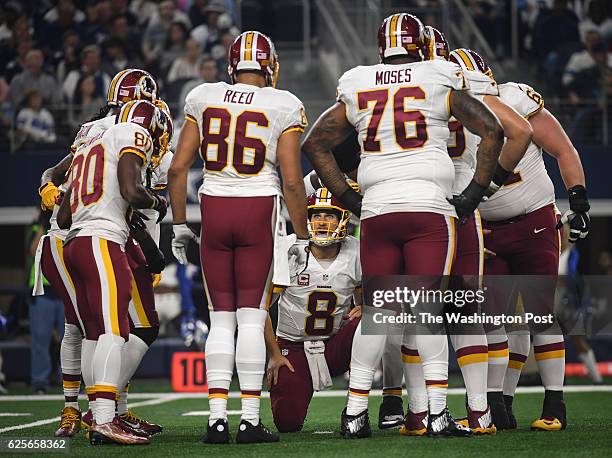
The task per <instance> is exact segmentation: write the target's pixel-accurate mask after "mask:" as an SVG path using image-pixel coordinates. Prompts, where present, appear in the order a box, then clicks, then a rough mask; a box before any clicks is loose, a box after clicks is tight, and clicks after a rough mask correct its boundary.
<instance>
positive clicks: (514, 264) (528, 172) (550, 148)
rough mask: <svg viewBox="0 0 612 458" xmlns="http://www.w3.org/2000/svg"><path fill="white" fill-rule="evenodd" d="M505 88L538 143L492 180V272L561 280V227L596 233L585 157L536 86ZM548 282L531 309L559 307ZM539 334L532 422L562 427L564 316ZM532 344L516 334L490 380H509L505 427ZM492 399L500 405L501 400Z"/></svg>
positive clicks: (511, 422)
mask: <svg viewBox="0 0 612 458" xmlns="http://www.w3.org/2000/svg"><path fill="white" fill-rule="evenodd" d="M466 52H467V53H469V55H470V56H472V57H474V56H475V55H476V53H475V52H473V51H470V50H466ZM475 62H477V61H476V60H471V59H470V60H466V61H464V66H465V68H469V67H470V66H473V69H474V70H478V71H481V72H483V73H485V72H488V71H489V70H488V66H486V64H484V66H480V65H475ZM483 62H484V61H483ZM499 92H500V96H501V99H502V100H503V101H504V102H505V103H507V104H508V105H510V106H512V107H513V108H514V109H515V110H516V111H518V112H519V113H520V114H521V115H522V116H523V117H525V118H526V119H528V120H529V123H530V124H531V127H532V130H533V141H532V143H530V145H529V147H528V149H527V152H526V153H525V156H524V157H523V159H522V160H521V161H520V162H519V163H518V165H517V166H516V167H515V168H514V169H513V170H512V171H511V172H510V173H508V174H507V175H505V176H504V175H503V174H498V173H496V175H495V177H494V178H493V182H492V183H493V185H494V186H495V187H497V188H499V190H498V191H497V192H495V194H493V195H492V196H491V197H489V199H488V200H487V201H486V202H483V204H482V205H481V206H480V211H481V215H482V217H483V226H484V227H485V228H486V229H488V230H489V231H490V233H488V234H487V235H485V245H486V246H487V248H488V249H489V250H491V251H492V252H493V253H495V256H493V257H491V258H489V259H487V260H486V262H485V273H486V274H488V275H531V276H539V278H543V277H544V276H547V277H548V278H550V279H552V280H554V279H555V278H556V276H557V274H558V268H559V249H560V241H559V240H560V239H559V230H558V228H559V227H560V224H562V223H565V222H569V227H570V234H569V241H570V242H572V243H574V242H576V241H577V240H578V239H579V238H581V239H582V238H585V237H586V236H587V235H588V233H589V227H590V219H589V214H588V211H589V209H590V205H589V201H588V198H587V194H586V188H585V178H584V171H583V169H582V164H581V162H580V156H579V155H578V152H577V151H576V149H575V148H574V146H573V145H572V142H571V141H570V139H569V138H568V136H567V134H566V133H565V131H564V130H563V128H562V127H561V125H560V124H559V122H558V121H557V119H556V118H555V117H554V116H553V115H552V114H551V113H550V112H549V111H548V110H547V109H546V108H544V100H543V98H542V96H541V95H540V94H538V93H537V92H536V91H534V90H533V88H531V87H530V86H528V85H526V84H522V83H514V82H508V83H504V84H500V85H499ZM544 150H546V151H547V152H548V154H550V155H551V156H553V157H554V158H555V159H556V160H557V163H558V165H559V169H560V171H561V176H562V178H563V181H564V183H565V185H566V187H567V192H568V196H569V207H570V209H569V210H568V211H567V212H566V213H565V214H564V215H563V217H562V218H561V222H560V223H558V222H557V220H558V214H557V210H556V207H555V192H554V187H553V183H552V181H551V180H550V178H549V176H548V173H547V172H546V168H545V166H544V160H543V158H542V155H543V151H544ZM535 278H538V277H535ZM541 283H543V284H536V285H528V287H527V288H521V296H522V300H523V303H524V306H525V309H526V310H527V311H530V310H531V311H533V312H534V313H537V312H540V313H541V312H542V310H547V311H549V312H552V305H553V303H554V294H555V284H556V282H555V281H543V282H541ZM534 331H535V332H534ZM543 331H545V332H543ZM532 333H533V348H534V353H535V359H536V362H537V364H538V369H539V372H540V376H541V378H542V384H543V385H544V388H545V394H544V404H543V408H542V414H541V415H540V418H538V419H536V420H534V421H533V422H532V424H531V427H532V429H535V430H543V431H551V430H552V431H555V430H561V429H564V428H565V427H566V426H567V420H566V412H565V403H564V400H563V378H564V374H565V343H564V339H563V334H562V332H561V329H560V327H559V325H558V323H557V322H556V321H555V323H554V324H552V325H550V326H549V327H548V326H545V327H544V328H539V329H534V328H532ZM529 341H530V339H529V334H528V333H525V332H520V333H516V334H511V335H509V362H508V367H507V370H506V372H505V376H504V378H503V381H502V380H497V381H490V382H489V385H491V383H493V384H494V385H495V386H497V387H501V386H502V384H503V401H502V392H501V391H496V392H494V393H495V394H494V396H496V398H497V401H496V403H495V404H496V408H497V409H498V410H499V411H500V413H499V414H498V416H499V417H500V418H502V419H503V418H504V416H505V417H506V422H505V424H501V426H502V427H505V428H511V429H513V428H516V420H515V419H514V415H513V413H512V401H513V397H514V393H515V390H516V386H517V384H518V379H519V376H520V373H521V369H522V366H523V363H524V362H525V360H526V359H527V356H528V355H529V350H530V342H529ZM498 389H499V388H498ZM489 396H491V392H490V393H489ZM490 403H491V408H492V409H494V408H493V403H492V402H491V401H490ZM504 410H505V412H504ZM504 413H505V414H506V415H504ZM498 426H500V425H498Z"/></svg>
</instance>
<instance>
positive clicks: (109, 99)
mask: <svg viewBox="0 0 612 458" xmlns="http://www.w3.org/2000/svg"><path fill="white" fill-rule="evenodd" d="M127 72H128V69H125V70H121V71H120V72H119V73H117V74H116V75H115V77H114V78H113V80H112V81H111V84H110V87H109V88H108V94H107V96H106V101H107V102H112V101H113V98H114V97H115V92H116V91H117V90H118V86H119V82H120V81H122V80H123V76H124V75H125V74H126V73H127Z"/></svg>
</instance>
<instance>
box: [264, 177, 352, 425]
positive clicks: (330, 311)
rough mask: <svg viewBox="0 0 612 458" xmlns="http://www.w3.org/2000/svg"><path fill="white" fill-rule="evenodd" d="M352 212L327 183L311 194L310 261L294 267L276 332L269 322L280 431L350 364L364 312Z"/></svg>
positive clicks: (301, 416) (303, 413)
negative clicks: (350, 230) (299, 268)
mask: <svg viewBox="0 0 612 458" xmlns="http://www.w3.org/2000/svg"><path fill="white" fill-rule="evenodd" d="M349 219H350V212H349V211H348V210H346V209H345V208H344V207H343V206H342V205H341V204H340V203H339V202H338V201H337V200H336V199H335V198H334V197H332V195H331V193H330V192H329V191H328V190H327V189H326V188H321V189H318V190H317V191H316V193H314V194H312V195H311V196H310V198H309V199H308V225H309V232H310V238H311V242H310V256H309V259H308V262H307V264H306V267H305V268H304V269H303V270H302V271H301V272H299V271H297V270H295V271H294V272H292V273H291V284H290V286H289V287H287V288H286V289H284V290H283V291H282V293H281V295H280V299H279V302H278V327H277V329H276V338H275V336H274V333H273V330H272V324H271V322H270V319H269V318H268V321H267V323H266V332H265V336H266V346H267V348H268V352H269V356H270V361H269V363H268V384H269V385H270V386H271V388H270V400H271V402H272V413H273V415H274V423H275V425H276V427H277V428H278V430H279V431H280V432H295V431H299V430H300V429H302V425H303V423H304V419H305V418H306V412H307V410H308V405H309V404H310V399H311V398H312V394H313V392H314V391H318V390H322V389H325V388H328V387H329V386H331V377H334V376H337V375H341V374H343V373H344V372H346V371H347V370H348V369H349V364H350V362H351V346H352V342H353V336H354V334H355V330H356V329H357V324H358V323H359V319H358V318H359V317H360V316H361V264H360V261H359V242H358V241H357V239H355V238H354V237H351V236H347V224H348V222H349ZM293 237H294V236H293ZM353 305H355V307H354V308H352V309H351V306H353Z"/></svg>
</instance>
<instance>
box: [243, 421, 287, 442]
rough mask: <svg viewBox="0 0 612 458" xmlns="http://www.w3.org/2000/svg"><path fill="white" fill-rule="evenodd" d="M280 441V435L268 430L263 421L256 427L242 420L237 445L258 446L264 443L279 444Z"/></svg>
mask: <svg viewBox="0 0 612 458" xmlns="http://www.w3.org/2000/svg"><path fill="white" fill-rule="evenodd" d="M279 440H280V437H279V435H278V434H277V433H274V432H272V431H270V430H269V429H268V428H266V427H265V426H264V425H263V423H262V422H261V420H259V423H258V424H256V425H253V424H251V422H249V421H246V420H242V421H241V422H240V425H238V434H236V443H237V444H257V443H262V442H278V441H279Z"/></svg>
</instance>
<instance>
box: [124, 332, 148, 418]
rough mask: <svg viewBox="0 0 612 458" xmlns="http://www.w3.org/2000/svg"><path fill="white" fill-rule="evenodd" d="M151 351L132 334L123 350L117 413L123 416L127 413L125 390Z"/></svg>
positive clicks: (126, 391)
mask: <svg viewBox="0 0 612 458" xmlns="http://www.w3.org/2000/svg"><path fill="white" fill-rule="evenodd" d="M148 350H149V346H148V345H147V344H146V343H145V341H144V340H142V339H141V338H140V337H138V336H136V335H134V334H130V337H129V340H128V341H127V342H126V343H125V345H124V346H123V349H122V350H121V375H120V378H119V385H118V387H119V394H120V397H119V403H118V404H117V412H118V413H119V415H123V414H124V413H126V412H127V393H128V390H127V389H125V388H126V386H127V384H128V383H129V381H130V379H131V378H132V377H133V376H134V373H135V372H136V369H138V366H139V365H140V362H141V361H142V358H143V357H144V355H145V354H146V353H147V351H148Z"/></svg>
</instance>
